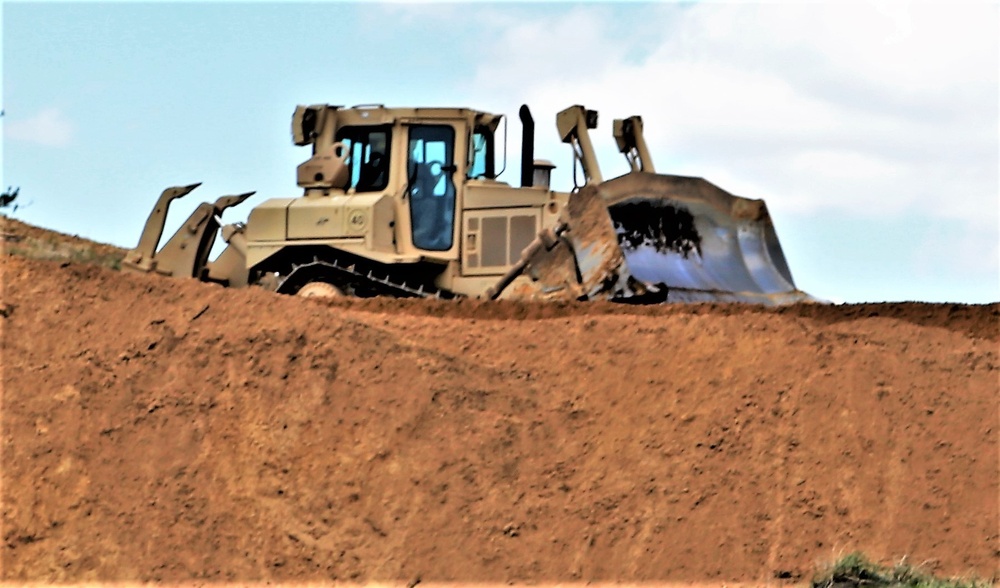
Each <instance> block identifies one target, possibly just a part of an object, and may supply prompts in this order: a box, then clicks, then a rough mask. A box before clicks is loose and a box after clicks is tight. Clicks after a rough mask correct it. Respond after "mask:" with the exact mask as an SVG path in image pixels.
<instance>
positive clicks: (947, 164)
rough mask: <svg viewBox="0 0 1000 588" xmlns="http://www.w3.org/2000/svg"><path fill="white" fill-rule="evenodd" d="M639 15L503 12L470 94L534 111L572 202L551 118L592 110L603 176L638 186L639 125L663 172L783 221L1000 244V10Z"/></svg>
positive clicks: (848, 8) (847, 7)
mask: <svg viewBox="0 0 1000 588" xmlns="http://www.w3.org/2000/svg"><path fill="white" fill-rule="evenodd" d="M641 6H644V7H645V8H643V9H642V10H635V9H633V11H632V13H630V15H629V16H628V17H629V18H633V19H634V20H633V21H632V22H629V23H625V24H623V23H622V22H621V21H620V19H619V18H618V17H619V16H620V15H619V14H618V13H617V12H616V10H617V9H616V8H612V7H609V6H608V5H599V6H594V5H583V6H576V7H574V8H572V9H571V10H570V9H563V10H559V11H555V12H552V13H547V14H544V15H543V16H542V17H541V18H535V19H533V20H531V21H529V22H521V21H518V20H517V15H516V14H513V13H512V12H511V11H505V12H500V13H498V14H497V15H496V16H495V18H493V19H492V22H495V23H499V24H498V26H500V27H502V32H501V34H499V35H496V36H493V37H484V38H483V41H482V43H483V51H482V55H483V61H482V63H481V65H480V67H479V68H478V70H477V72H476V75H475V77H474V81H473V82H472V83H470V84H469V87H468V88H467V92H468V94H469V95H470V96H472V97H477V98H479V99H480V100H479V101H477V102H475V103H476V104H486V105H487V108H493V109H495V110H500V111H501V112H507V113H509V114H512V115H513V113H515V112H516V108H517V105H518V104H520V102H521V101H524V102H527V103H528V104H530V105H531V106H532V109H533V111H534V113H535V118H536V123H537V126H538V133H537V146H536V153H537V154H538V156H539V157H550V158H552V159H556V158H559V160H558V161H557V163H558V164H561V165H562V166H563V168H564V169H561V170H557V172H556V175H555V181H558V182H560V184H559V185H561V186H564V185H565V183H568V182H570V180H569V173H568V172H569V170H567V169H565V168H566V167H567V165H566V163H567V161H568V159H567V158H568V153H569V151H568V149H567V148H566V147H565V146H563V145H561V144H559V143H558V141H557V139H556V138H555V133H554V132H553V131H552V125H551V122H550V121H551V120H552V118H551V117H553V115H554V114H555V112H556V111H558V110H560V109H561V108H564V107H565V106H568V105H570V104H574V103H583V104H585V105H587V106H588V107H590V108H596V109H598V110H600V111H601V125H600V127H599V128H598V129H597V131H596V135H595V137H594V139H595V143H596V144H597V146H598V156H599V158H600V159H601V162H602V165H603V166H604V168H605V169H604V172H605V173H604V175H605V177H610V176H612V175H615V174H616V173H620V172H623V171H625V168H624V164H623V163H622V162H620V161H619V160H620V155H619V154H618V153H617V152H616V151H615V150H614V149H613V147H612V141H611V137H610V135H611V133H610V127H611V125H610V122H611V119H612V118H618V117H623V116H628V115H632V114H641V115H642V116H643V120H644V122H645V129H646V135H647V140H648V141H649V143H650V147H651V150H652V152H653V156H654V159H655V162H656V165H657V169H658V170H659V171H662V172H667V173H681V174H688V175H700V176H703V177H706V178H707V179H709V180H710V181H713V182H715V183H717V184H719V185H720V186H721V187H723V188H725V189H727V190H730V191H732V192H735V193H740V194H742V195H745V196H750V197H761V198H765V199H767V201H768V205H769V207H770V208H771V209H772V210H775V209H776V208H781V209H784V210H788V211H794V212H797V213H806V214H808V213H822V212H824V211H838V212H847V213H850V214H855V215H862V216H875V217H877V216H878V215H884V214H896V213H901V212H903V211H911V212H912V211H925V213H926V214H927V215H938V216H942V217H945V218H952V219H957V220H961V221H963V222H967V223H969V224H970V225H974V226H977V227H979V228H982V229H991V230H992V233H994V234H995V233H996V227H997V214H996V212H997V207H998V204H997V200H998V190H1000V187H998V158H1000V153H998V136H997V130H998V116H997V115H998V100H1000V97H998V90H997V88H998V69H1000V64H998V42H997V37H998V35H997V30H996V22H997V16H998V10H1000V9H998V6H997V5H996V4H986V3H983V4H950V5H944V4H910V3H902V4H900V3H870V4H859V3H846V4H843V5H842V4H834V3H829V4H812V3H811V4H808V5H795V4H788V3H779V4H740V5H733V4H698V5H694V6H679V5H671V4H664V5H656V4H652V5H641ZM637 13H638V15H639V16H638V17H636V14H637ZM621 14H626V13H624V12H623V13H621ZM623 30H624V31H635V34H622V31H623ZM652 30H659V31H662V33H661V34H659V35H658V36H653V37H652V39H653V40H652V42H651V41H650V38H651V37H650V34H649V31H652ZM637 55H638V57H636V56H637ZM515 120H516V119H515ZM517 126H518V125H517V124H516V123H515V124H514V125H512V127H511V130H512V133H511V135H512V136H513V135H516V134H517V131H516V128H517ZM515 144H516V142H515Z"/></svg>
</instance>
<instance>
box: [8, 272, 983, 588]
mask: <svg viewBox="0 0 1000 588" xmlns="http://www.w3.org/2000/svg"><path fill="white" fill-rule="evenodd" d="M2 270H3V275H2V284H3V292H2V299H0V310H2V312H0V314H2V315H4V316H3V317H0V336H2V368H3V390H2V398H0V400H2V408H3V413H2V422H0V425H2V430H0V439H2V445H0V449H2V454H0V460H2V466H3V470H2V473H3V476H2V489H0V493H2V499H3V502H2V546H0V549H2V551H0V556H2V558H0V580H7V581H16V582H20V581H42V582H63V581H170V582H187V581H206V580H207V581H223V580H226V581H278V582H290V581H295V582H320V581H328V580H331V579H337V580H356V581H404V582H405V581H411V580H415V579H418V578H420V579H422V580H423V581H424V582H433V581H444V580H456V581H463V582H509V581H525V582H571V581H601V580H603V581H629V582H635V581H647V580H648V581H709V580H714V581H745V582H746V581H768V580H771V581H773V579H774V578H776V577H790V578H792V579H796V578H802V577H805V578H808V577H809V575H810V574H811V573H812V571H813V570H814V569H816V567H817V566H818V565H821V564H823V563H826V562H830V561H832V560H834V559H836V558H838V557H839V556H842V555H844V554H846V553H848V552H851V551H855V550H861V551H863V552H865V553H866V554H867V555H868V556H869V557H871V558H873V559H875V560H879V561H881V562H884V563H891V562H896V561H899V559H901V558H903V557H904V556H905V557H906V558H907V561H908V562H910V563H915V564H921V563H923V564H925V565H926V566H927V567H928V568H929V569H930V570H931V571H934V572H936V573H940V574H946V575H951V574H977V575H979V576H980V577H986V578H990V577H994V578H995V577H997V574H998V569H1000V549H998V548H1000V533H998V496H1000V494H998V493H1000V484H998V477H1000V474H998V471H1000V470H998V467H1000V453H998V449H1000V442H998V396H1000V394H998V392H1000V381H998V374H1000V372H998V357H997V356H998V331H1000V324H998V320H1000V305H997V304H992V305H988V306H950V305H928V304H911V303H905V304H879V305H859V306H795V307H790V308H785V309H781V310H777V311H773V310H763V309H759V308H754V307H746V306H727V305H697V306H671V307H655V308H634V307H626V306H613V305H608V304H590V305H587V304H552V305H526V304H510V303H503V304H500V303H490V304H483V303H473V302H469V301H464V302H461V303H455V302H436V303H435V302H423V301H416V302H412V301H397V300H375V301H343V302H336V303H323V302H316V301H313V300H303V299H296V298H290V297H280V296H276V295H272V294H268V293H266V292H263V291H259V290H242V291H238V290H225V289H222V288H220V287H217V286H213V285H207V284H200V283H197V282H194V281H185V280H169V279H165V278H161V277H156V276H140V275H132V274H121V273H117V272H114V271H110V270H105V269H101V268H97V267H94V266H88V265H76V264H66V265H60V264H59V263H58V262H41V261H28V260H24V259H19V258H13V257H5V258H3V260H2Z"/></svg>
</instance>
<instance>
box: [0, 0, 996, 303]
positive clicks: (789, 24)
mask: <svg viewBox="0 0 1000 588" xmlns="http://www.w3.org/2000/svg"><path fill="white" fill-rule="evenodd" d="M998 12H1000V10H998V3H996V2H991V3H985V2H976V3H947V4H945V3H943V2H941V3H926V4H919V3H907V2H810V3H791V2H768V3H754V2H731V3H720V2H685V3H671V2H658V3H570V2H560V3H532V2H517V3H485V2H472V3H470V2H466V3H437V2H433V3H413V2H402V3H387V4H377V3H350V2H344V3H323V2H313V3H263V2H217V3H200V2H170V3H167V2H153V3H124V2H110V3H85V2H79V3H75V2H69V3H49V2H17V1H9V0H5V1H4V2H2V3H0V29H2V32H3V62H2V80H3V109H4V116H3V117H2V118H0V124H2V126H3V129H2V136H3V146H2V154H0V156H2V162H3V164H2V172H3V173H2V179H0V183H2V185H3V186H4V187H7V186H18V187H20V195H19V197H18V200H17V203H18V204H19V207H18V209H17V210H16V211H14V212H12V213H10V212H9V213H8V214H11V215H12V216H13V217H14V218H18V219H21V220H24V221H26V222H29V223H32V224H35V225H39V226H43V227H46V228H50V229H54V230H58V231H61V232H65V233H70V234H76V235H80V236H83V237H87V238H91V239H95V240H98V241H102V242H106V243H112V244H115V245H119V246H122V247H128V248H131V247H134V246H135V244H136V243H137V242H138V238H139V233H140V232H141V230H142V226H143V223H144V222H145V219H146V217H147V215H148V214H149V212H150V210H151V209H152V206H153V203H154V202H155V200H156V198H157V197H158V196H159V194H160V192H161V191H162V190H163V189H164V188H166V187H168V186H175V185H183V184H190V183H194V182H203V185H202V187H201V188H199V189H198V190H196V191H195V192H193V193H192V194H191V195H189V196H187V197H186V198H184V199H183V200H179V201H177V202H176V203H175V206H174V208H173V209H172V214H171V217H170V220H169V222H168V231H170V230H172V229H173V228H176V227H177V226H178V225H179V224H180V223H181V222H182V221H183V220H184V218H185V217H186V216H187V214H188V213H189V212H190V211H191V210H192V209H193V208H194V207H195V206H196V205H197V203H198V202H200V201H202V200H209V201H210V200H214V199H215V198H216V197H218V196H221V195H224V194H238V193H242V192H247V191H252V190H256V191H257V195H256V196H254V197H253V198H252V199H251V200H249V201H247V202H246V203H244V204H243V205H241V206H240V207H238V208H235V209H231V210H230V211H228V212H227V213H226V217H225V220H226V221H228V222H234V221H240V220H245V219H246V217H247V215H248V213H249V210H250V209H251V208H252V206H254V205H255V204H259V203H260V202H262V201H263V200H265V199H267V198H272V197H289V196H296V195H298V194H299V193H300V190H299V189H298V188H297V187H296V185H295V168H296V166H297V165H298V164H299V163H301V162H302V161H304V160H305V159H307V158H308V156H309V154H308V148H304V147H295V146H294V145H293V144H292V141H291V135H290V122H291V115H292V112H293V110H294V108H295V106H296V105H297V104H327V103H328V104H337V105H348V106H350V105H355V104H369V103H380V104H385V105H386V106H463V107H469V108H475V109H479V110H485V111H488V112H495V113H505V114H507V115H508V117H509V119H510V121H511V124H510V126H509V130H508V133H507V154H508V155H507V160H508V164H507V168H506V171H505V173H504V174H503V175H502V176H501V179H503V180H506V181H508V182H510V183H511V184H514V185H518V183H519V170H518V168H519V165H518V162H519V159H518V153H519V151H520V123H519V122H518V119H517V110H518V108H519V107H520V105H521V104H528V105H529V106H530V107H531V110H532V113H533V115H534V119H535V124H536V146H535V156H536V157H537V158H544V159H549V160H550V161H552V162H553V163H555V164H556V166H557V168H556V170H555V172H554V174H553V187H554V188H555V189H559V190H569V189H570V188H572V185H573V181H572V176H571V170H572V152H571V150H570V147H569V146H568V145H566V144H563V143H561V142H560V141H559V140H558V137H557V133H556V130H555V114H556V112H558V111H559V110H562V109H563V108H565V107H567V106H570V105H573V104H582V105H585V106H586V107H587V108H590V109H595V110H598V111H599V112H600V122H599V126H598V128H597V129H596V130H595V131H592V138H593V140H594V142H595V144H596V148H597V154H598V159H599V161H600V164H601V171H602V173H603V176H604V177H605V178H611V177H614V176H617V175H619V174H621V173H625V172H626V171H627V169H628V168H627V165H626V163H625V160H624V158H623V157H622V156H621V154H619V153H618V152H617V150H616V149H615V148H614V140H613V138H612V134H611V122H612V120H613V119H614V118H624V117H627V116H631V115H636V114H637V115H641V116H642V118H643V121H644V129H645V135H646V139H647V141H648V143H649V145H650V151H651V153H652V158H653V160H654V163H655V165H656V169H657V171H659V172H662V173H670V174H678V175H690V176H699V177H703V178H705V179H707V180H709V181H711V182H712V183H714V184H716V185H718V186H720V187H721V188H723V189H725V190H727V191H729V192H731V193H733V194H738V195H740V196H745V197H749V198H761V199H764V200H765V201H766V203H767V206H768V210H769V211H770V213H771V217H772V219H773V221H774V225H775V228H776V230H777V234H778V238H779V239H780V241H781V245H782V248H783V250H784V253H785V256H786V258H787V260H788V263H789V266H790V268H791V271H792V275H793V277H794V278H795V281H796V284H797V285H798V287H799V288H800V289H802V290H804V291H806V292H809V293H810V294H812V295H814V296H816V297H818V298H821V299H825V300H829V301H833V302H881V301H905V300H917V301H929V302H962V303H986V302H995V301H998V300H1000V179H998V178H1000V172H998V161H1000V149H998V137H1000V121H998V111H1000V94H998V85H1000V84H998V71H1000V46H998V37H1000V18H998Z"/></svg>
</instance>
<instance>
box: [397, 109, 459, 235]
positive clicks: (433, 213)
mask: <svg viewBox="0 0 1000 588" xmlns="http://www.w3.org/2000/svg"><path fill="white" fill-rule="evenodd" d="M454 153H455V129H454V128H452V127H451V126H449V125H413V126H411V127H410V140H409V153H408V157H407V162H406V173H407V182H408V186H409V194H410V223H411V226H412V228H413V245H414V246H415V247H418V248H420V249H426V250H428V251H447V250H448V249H451V245H452V240H453V234H454V220H455V182H454V179H453V178H452V174H453V173H454V172H455V161H454Z"/></svg>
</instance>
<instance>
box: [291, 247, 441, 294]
mask: <svg viewBox="0 0 1000 588" xmlns="http://www.w3.org/2000/svg"><path fill="white" fill-rule="evenodd" d="M315 275H322V276H324V277H329V278H332V279H333V282H334V284H335V285H336V284H338V283H340V284H349V285H350V286H351V288H352V289H353V290H357V289H359V287H360V288H362V289H363V290H365V291H370V292H372V294H373V295H375V296H393V297H396V298H437V299H451V298H455V294H453V293H452V292H448V291H446V290H439V289H437V288H428V287H427V286H426V285H425V284H420V285H419V286H417V287H413V286H410V285H408V284H407V283H406V282H405V281H400V282H397V281H393V280H392V279H391V276H390V275H385V276H379V275H378V274H376V273H375V270H367V271H365V270H364V269H359V268H358V267H357V264H354V263H350V264H342V263H338V262H337V261H336V260H332V261H327V260H322V259H319V257H314V258H313V260H312V261H310V262H306V263H302V264H293V265H292V271H291V272H289V273H288V275H287V276H285V277H284V279H282V280H281V282H280V283H279V284H278V288H277V291H278V292H282V293H291V292H289V291H288V290H289V289H291V288H292V287H294V286H295V285H296V283H297V282H298V281H299V280H300V279H301V277H302V276H315ZM300 287H301V286H300Z"/></svg>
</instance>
